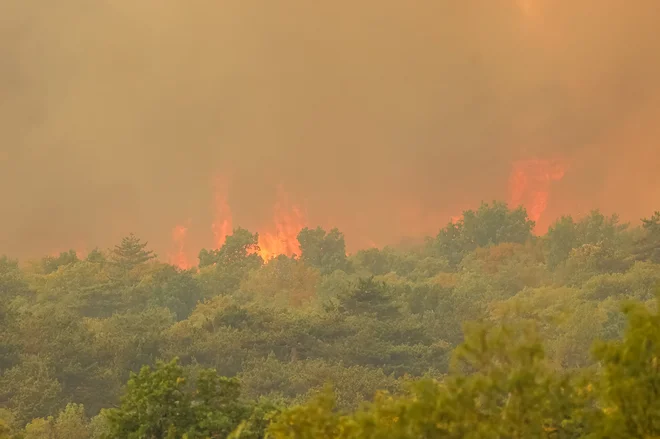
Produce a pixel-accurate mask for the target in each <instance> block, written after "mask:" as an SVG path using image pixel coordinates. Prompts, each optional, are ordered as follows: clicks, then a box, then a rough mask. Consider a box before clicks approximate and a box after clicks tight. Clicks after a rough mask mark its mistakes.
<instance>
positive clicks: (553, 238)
mask: <svg viewBox="0 0 660 439" xmlns="http://www.w3.org/2000/svg"><path fill="white" fill-rule="evenodd" d="M627 227H628V225H627V224H619V217H618V216H617V215H612V216H610V217H606V216H605V215H603V214H602V213H601V212H600V211H598V210H594V211H592V212H590V213H589V215H587V216H586V217H584V218H583V219H581V220H580V221H578V222H576V221H575V220H573V218H572V217H570V216H564V217H561V218H560V219H559V220H558V221H557V222H555V223H554V224H553V225H552V226H550V228H549V229H548V233H547V234H546V236H545V239H544V240H545V247H546V261H547V264H548V266H549V267H550V268H551V269H555V268H556V267H557V266H559V265H560V264H561V263H563V262H565V261H566V260H567V259H568V258H569V256H570V255H571V252H572V251H573V250H574V249H576V248H579V247H581V246H584V245H597V246H599V247H602V248H606V249H608V251H612V252H614V251H616V250H619V249H620V248H621V246H622V244H623V236H622V233H623V232H624V231H625V230H626V229H627Z"/></svg>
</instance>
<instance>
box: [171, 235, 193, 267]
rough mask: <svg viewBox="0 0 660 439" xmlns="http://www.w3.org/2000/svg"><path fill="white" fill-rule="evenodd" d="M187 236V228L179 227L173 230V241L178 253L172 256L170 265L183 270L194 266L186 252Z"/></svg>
mask: <svg viewBox="0 0 660 439" xmlns="http://www.w3.org/2000/svg"><path fill="white" fill-rule="evenodd" d="M187 235H188V228H187V227H185V226H182V225H178V226H176V227H175V228H174V229H172V241H173V242H174V245H175V246H176V251H175V252H174V253H173V254H171V255H170V258H169V259H170V264H172V265H175V266H177V267H179V268H181V269H183V270H187V269H189V268H190V267H191V266H192V264H191V263H190V261H189V260H188V256H186V252H185V248H186V236H187Z"/></svg>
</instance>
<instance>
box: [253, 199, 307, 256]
mask: <svg viewBox="0 0 660 439" xmlns="http://www.w3.org/2000/svg"><path fill="white" fill-rule="evenodd" d="M274 211H275V212H274V220H275V230H274V231H270V232H268V231H266V232H259V249H260V250H259V255H260V256H261V258H262V259H263V260H264V261H268V260H270V259H272V258H274V257H276V256H278V255H286V256H293V255H294V254H295V255H300V244H299V243H298V233H299V232H300V231H301V230H302V229H303V228H304V227H305V226H306V225H307V221H306V219H305V215H304V213H303V212H302V210H301V209H300V207H299V206H297V205H292V204H291V203H290V201H289V197H288V194H287V193H286V192H285V191H284V189H283V188H282V187H281V186H280V187H278V191H277V202H276V203H275V206H274Z"/></svg>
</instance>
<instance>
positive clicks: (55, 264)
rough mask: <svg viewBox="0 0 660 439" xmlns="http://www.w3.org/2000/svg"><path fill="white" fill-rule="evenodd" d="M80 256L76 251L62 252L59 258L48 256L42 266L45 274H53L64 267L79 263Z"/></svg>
mask: <svg viewBox="0 0 660 439" xmlns="http://www.w3.org/2000/svg"><path fill="white" fill-rule="evenodd" d="M78 261H79V259H78V255H77V254H76V252H75V250H69V251H68V252H62V253H60V255H59V256H57V257H53V256H47V257H45V258H43V259H42V260H41V266H42V268H43V271H44V273H46V274H48V273H52V272H54V271H57V269H58V268H60V267H64V266H67V265H70V264H75V263H76V262H78Z"/></svg>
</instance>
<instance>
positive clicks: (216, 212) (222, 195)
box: [211, 176, 233, 248]
mask: <svg viewBox="0 0 660 439" xmlns="http://www.w3.org/2000/svg"><path fill="white" fill-rule="evenodd" d="M213 189H214V191H213V192H214V203H213V224H212V225H211V228H212V229H213V236H214V237H215V243H214V244H215V248H220V247H222V245H223V244H224V243H225V240H226V239H227V235H231V234H232V231H233V228H232V216H231V208H230V207H229V203H228V201H227V198H228V194H229V183H228V181H227V179H226V178H224V177H220V176H218V177H216V178H215V179H214V181H213Z"/></svg>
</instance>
